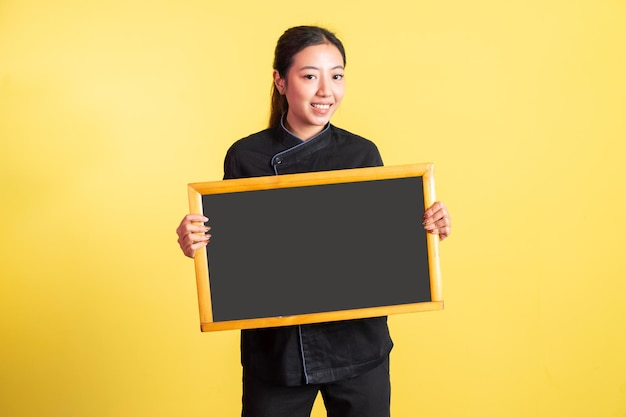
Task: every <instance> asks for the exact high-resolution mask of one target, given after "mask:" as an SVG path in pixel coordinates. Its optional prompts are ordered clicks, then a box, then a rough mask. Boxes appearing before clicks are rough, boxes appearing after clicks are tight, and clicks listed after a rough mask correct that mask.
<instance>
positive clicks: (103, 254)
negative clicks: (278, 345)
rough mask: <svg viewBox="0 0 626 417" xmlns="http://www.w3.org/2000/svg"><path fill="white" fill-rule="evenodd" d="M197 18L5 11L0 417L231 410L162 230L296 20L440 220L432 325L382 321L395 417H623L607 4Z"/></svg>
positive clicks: (623, 337) (330, 5) (353, 0)
mask: <svg viewBox="0 0 626 417" xmlns="http://www.w3.org/2000/svg"><path fill="white" fill-rule="evenodd" d="M215 3H216V2H214V1H210V2H209V1H200V0H179V1H176V2H173V1H169V2H165V1H156V2H154V1H139V0H124V1H121V0H118V1H112V0H106V1H105V0H94V1H90V2H85V1H79V0H61V1H43V0H39V1H37V0H1V1H0V192H1V195H2V203H1V210H2V213H1V214H2V215H1V216H0V225H1V228H0V231H1V239H2V240H1V243H2V247H1V248H0V249H1V262H0V274H1V287H0V306H1V310H0V311H1V314H0V331H1V335H2V336H1V341H0V358H1V359H0V361H1V362H0V364H1V366H0V415H2V416H6V417H18V416H19V417H21V416H46V417H48V416H49V417H73V416H76V417H85V416H89V417H100V416H111V417H126V416H128V417H130V416H132V417H137V416H150V417H161V416H187V417H192V416H234V415H238V413H239V404H240V376H241V370H240V367H239V363H238V354H239V352H238V343H239V334H238V332H236V331H227V332H218V333H205V334H202V333H200V332H199V320H198V310H197V300H196V293H195V282H194V270H193V264H192V261H190V260H189V259H186V258H185V257H184V256H183V255H182V254H181V253H180V251H179V250H178V246H177V243H176V236H175V233H174V229H175V227H176V226H177V224H178V221H179V220H180V218H181V217H182V215H183V214H184V213H186V211H187V195H186V184H187V183H188V182H191V181H208V180H215V179H220V178H221V173H222V166H221V164H222V159H223V156H224V152H225V150H226V148H227V147H228V145H229V144H230V143H231V142H232V141H234V140H235V139H238V138H240V137H242V136H244V135H246V134H248V133H251V132H254V131H257V130H260V129H261V128H263V127H264V124H265V119H266V117H267V105H268V93H269V86H270V80H271V60H272V51H273V47H274V43H275V41H276V39H277V38H278V36H279V35H280V34H281V33H282V31H283V30H284V29H285V28H287V27H288V26H292V25H296V24H310V23H312V24H322V25H326V26H328V27H330V28H331V29H333V30H336V31H337V32H338V34H339V35H340V37H341V38H342V39H343V40H344V41H345V44H346V48H347V51H348V67H347V83H348V94H347V96H346V99H345V101H344V104H343V107H342V109H340V111H339V113H338V114H337V115H336V117H335V119H334V122H335V123H336V124H337V125H339V126H342V127H344V128H347V129H349V130H352V131H354V132H356V133H360V134H362V135H364V136H366V137H369V138H371V139H373V140H374V141H376V142H377V144H378V145H379V147H380V149H381V152H382V154H383V157H384V159H385V162H386V164H387V165H396V164H405V163H414V162H426V161H432V162H434V163H435V166H436V179H437V192H438V195H439V197H440V198H441V199H443V200H444V201H445V202H446V203H447V204H448V207H449V208H450V210H451V212H452V217H453V221H454V231H453V236H452V237H451V238H450V239H449V240H447V241H445V242H443V243H442V245H441V261H442V272H443V283H444V296H445V300H446V308H445V310H443V311H437V312H428V313H417V314H407V315H398V316H393V317H391V318H390V326H391V330H392V332H393V337H394V340H395V342H396V348H395V350H394V351H393V354H392V369H391V372H392V384H393V400H392V411H393V415H394V416H396V417H397V416H429V417H433V416H434V417H436V416H442V417H444V416H445V417H457V416H466V417H484V416H507V417H518V416H519V417H522V416H524V417H526V416H539V417H561V416H563V417H578V416H580V417H596V416H601V417H611V416H615V417H624V416H626V359H625V358H626V356H625V352H626V331H625V329H624V325H625V322H626V302H625V301H624V300H625V296H626V280H625V279H624V278H625V276H626V256H624V248H625V247H626V239H625V237H624V236H625V234H624V232H625V231H626V220H625V216H624V213H625V212H626V202H625V201H624V200H625V198H624V195H625V191H626V186H625V185H624V180H626V176H625V174H624V171H623V169H624V166H625V165H624V164H625V162H626V157H625V155H626V146H625V145H624V142H625V140H626V76H625V74H626V59H625V58H624V56H625V55H624V54H625V51H626V3H625V2H624V1H623V0H613V1H610V0H587V1H584V0H574V1H550V0H548V1H544V0H528V1H514V2H502V1H495V0H493V1H490V0H477V1H462V0H453V1H448V2H433V1H425V0H418V1H408V0H405V1H399V0H388V1H384V2H380V3H379V4H378V5H376V6H365V4H366V3H363V2H362V1H361V0H346V1H327V0H320V1H318V2H313V3H310V2H300V3H298V2H295V3H293V2H292V3H290V4H289V5H286V4H284V3H280V2H279V3H272V4H269V3H267V2H258V1H253V0H249V1H236V0H234V1H228V2H226V1H224V2H221V4H218V5H216V4H215ZM373 238H375V235H374V236H373ZM314 415H315V416H322V415H324V414H323V412H322V409H321V407H320V406H319V404H318V405H317V406H316V410H315V412H314Z"/></svg>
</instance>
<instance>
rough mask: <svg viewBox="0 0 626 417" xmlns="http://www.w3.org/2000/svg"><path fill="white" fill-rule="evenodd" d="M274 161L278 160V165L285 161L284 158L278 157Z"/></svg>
mask: <svg viewBox="0 0 626 417" xmlns="http://www.w3.org/2000/svg"><path fill="white" fill-rule="evenodd" d="M274 162H276V165H280V164H282V163H283V160H282V159H280V158H276V159H275V160H274Z"/></svg>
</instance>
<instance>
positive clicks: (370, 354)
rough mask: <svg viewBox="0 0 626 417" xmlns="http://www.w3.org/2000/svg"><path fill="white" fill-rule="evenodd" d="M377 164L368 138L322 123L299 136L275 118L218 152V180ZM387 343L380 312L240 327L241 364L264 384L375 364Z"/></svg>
mask: <svg viewBox="0 0 626 417" xmlns="http://www.w3.org/2000/svg"><path fill="white" fill-rule="evenodd" d="M382 164H383V162H382V158H381V156H380V153H379V152H378V148H377V147H376V145H374V143H372V142H371V141H369V140H367V139H365V138H362V137H360V136H357V135H354V134H352V133H350V132H348V131H346V130H343V129H340V128H338V127H335V126H333V125H331V124H330V123H329V124H327V125H326V127H325V128H324V130H323V131H322V132H321V133H319V134H318V135H316V136H314V137H313V138H311V139H308V140H306V141H303V140H301V139H299V138H297V137H296V136H294V135H292V134H291V133H290V132H289V131H287V129H285V128H284V125H281V126H279V127H277V128H272V129H266V130H263V131H261V132H258V133H255V134H252V135H250V136H248V137H246V138H243V139H240V140H238V141H237V142H235V143H234V144H233V145H232V146H231V147H230V149H229V150H228V152H227V154H226V158H225V161H224V179H233V178H247V177H259V176H266V175H279V174H295V173H302V172H313V171H330V170H336V169H347V168H364V167H373V166H381V165H382ZM355 291H358V288H355ZM392 347H393V342H392V341H391V337H390V336H389V329H388V327H387V317H375V318H367V319H357V320H347V321H338V322H329V323H318V324H307V325H300V326H286V327H275V328H265V329H253V330H242V332H241V363H242V365H243V367H244V370H245V372H246V373H248V374H250V375H254V376H256V377H257V378H259V379H261V380H264V381H267V382H270V383H275V384H281V385H287V386H293V385H302V384H319V383H328V382H333V381H337V380H342V379H347V378H352V377H355V376H357V375H360V374H362V373H364V372H367V371H369V370H371V369H373V368H375V367H376V366H378V365H380V364H381V363H382V362H383V361H384V360H385V359H386V358H387V356H388V355H389V352H390V351H391V349H392Z"/></svg>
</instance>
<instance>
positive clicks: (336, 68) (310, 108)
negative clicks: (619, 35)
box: [274, 44, 345, 140]
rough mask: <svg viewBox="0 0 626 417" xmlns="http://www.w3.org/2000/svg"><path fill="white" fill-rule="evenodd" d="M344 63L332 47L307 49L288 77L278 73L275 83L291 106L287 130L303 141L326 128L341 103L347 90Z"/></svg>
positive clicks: (294, 64) (297, 55)
mask: <svg viewBox="0 0 626 417" xmlns="http://www.w3.org/2000/svg"><path fill="white" fill-rule="evenodd" d="M343 65H344V62H343V57H342V56H341V53H340V52H339V49H337V47H336V46H334V45H332V44H322V45H314V46H309V47H307V48H304V49H303V50H302V51H300V52H298V53H297V54H296V55H295V56H294V57H293V65H292V66H291V68H290V69H289V71H288V73H287V76H286V78H281V77H280V74H278V72H277V71H274V82H275V83H276V88H277V89H278V91H279V92H280V93H281V94H284V95H285V97H286V98H287V102H288V103H289V111H288V112H287V125H288V126H287V127H288V128H289V130H290V131H291V132H292V133H293V134H295V135H296V136H297V137H299V138H300V139H304V140H306V139H309V138H311V137H313V136H315V135H316V134H318V133H319V132H321V130H322V129H323V128H324V126H325V125H326V123H328V121H329V120H330V118H331V116H332V115H333V113H335V111H336V110H337V108H338V107H339V104H340V103H341V100H342V99H343V95H344V91H345V83H344V79H343V76H344V66H343Z"/></svg>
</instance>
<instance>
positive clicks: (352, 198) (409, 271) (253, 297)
mask: <svg viewBox="0 0 626 417" xmlns="http://www.w3.org/2000/svg"><path fill="white" fill-rule="evenodd" d="M189 191H190V192H189V197H190V205H191V208H192V212H197V213H202V214H204V215H205V216H206V217H208V218H209V221H208V222H207V224H208V225H209V226H211V235H212V238H211V242H210V244H209V245H208V246H207V247H206V249H205V250H199V251H197V253H196V257H195V261H196V279H197V280H196V282H197V283H198V296H199V305H200V316H201V329H202V330H203V331H210V330H224V329H233V328H258V327H269V326H280V325H292V324H297V323H311V322H321V321H332V320H343V319H350V318H359V317H371V316H379V315H388V314H394V313H396V312H409V311H423V310H433V309H439V308H442V306H443V304H442V300H441V296H440V283H439V281H440V279H439V276H438V275H439V274H438V270H439V268H438V257H437V253H436V252H437V251H436V249H437V247H436V240H434V236H431V235H428V234H427V233H426V232H425V231H424V229H423V227H422V225H421V215H422V214H423V212H424V210H425V208H426V207H428V206H429V205H430V204H432V202H433V201H432V200H434V179H433V178H432V164H419V165H409V166H402V167H377V168H362V169H351V170H341V171H328V172H323V173H306V174H291V175H282V176H274V177H261V178H248V179H238V180H224V181H215V182H206V183H195V184H190V185H189Z"/></svg>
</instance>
